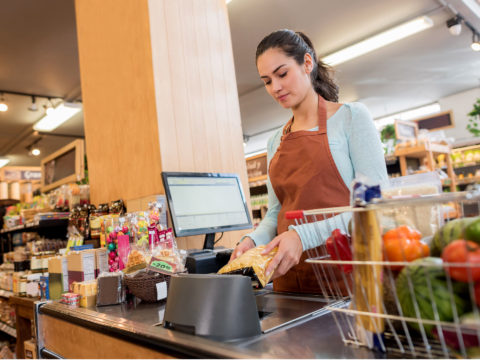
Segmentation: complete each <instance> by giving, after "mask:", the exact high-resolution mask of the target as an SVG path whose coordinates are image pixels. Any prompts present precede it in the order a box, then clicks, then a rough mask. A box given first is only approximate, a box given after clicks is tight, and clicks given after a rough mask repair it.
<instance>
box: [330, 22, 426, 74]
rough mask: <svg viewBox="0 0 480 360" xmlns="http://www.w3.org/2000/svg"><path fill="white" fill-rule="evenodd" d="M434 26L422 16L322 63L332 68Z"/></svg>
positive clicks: (348, 48)
mask: <svg viewBox="0 0 480 360" xmlns="http://www.w3.org/2000/svg"><path fill="white" fill-rule="evenodd" d="M432 26H433V21H432V19H430V18H429V17H427V16H421V17H419V18H416V19H414V20H411V21H408V22H406V23H404V24H401V25H399V26H396V27H394V28H391V29H389V30H386V31H384V32H381V33H379V34H377V35H374V36H372V37H370V38H368V39H366V40H363V41H360V42H359V43H356V44H354V45H351V46H348V47H346V48H345V49H342V50H340V51H337V52H335V53H333V54H330V55H328V56H325V57H324V58H322V61H323V62H324V63H326V64H328V65H330V66H335V65H338V64H341V63H344V62H345V61H348V60H351V59H354V58H356V57H358V56H361V55H364V54H367V53H369V52H371V51H373V50H376V49H378V48H380V47H382V46H386V45H388V44H391V43H393V42H395V41H398V40H401V39H403V38H406V37H408V36H410V35H413V34H416V33H418V32H420V31H422V30H426V29H428V28H431V27H432Z"/></svg>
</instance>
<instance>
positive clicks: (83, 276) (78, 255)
mask: <svg viewBox="0 0 480 360" xmlns="http://www.w3.org/2000/svg"><path fill="white" fill-rule="evenodd" d="M67 269H68V288H69V289H70V286H71V285H72V283H73V282H75V281H76V282H82V281H89V280H94V279H95V253H94V252H92V251H75V252H71V253H69V254H68V255H67Z"/></svg>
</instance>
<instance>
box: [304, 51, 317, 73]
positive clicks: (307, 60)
mask: <svg viewBox="0 0 480 360" xmlns="http://www.w3.org/2000/svg"><path fill="white" fill-rule="evenodd" d="M313 65H314V64H313V58H312V55H310V54H309V53H308V52H307V53H305V55H304V57H303V66H304V69H305V72H306V73H307V74H310V73H311V72H312V71H313Z"/></svg>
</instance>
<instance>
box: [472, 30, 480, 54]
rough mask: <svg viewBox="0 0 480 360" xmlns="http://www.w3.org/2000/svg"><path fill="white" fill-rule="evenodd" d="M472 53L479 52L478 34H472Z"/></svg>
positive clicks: (479, 38)
mask: <svg viewBox="0 0 480 360" xmlns="http://www.w3.org/2000/svg"><path fill="white" fill-rule="evenodd" d="M470 47H471V48H472V50H473V51H480V36H479V35H478V33H476V32H473V33H472V44H471V45H470Z"/></svg>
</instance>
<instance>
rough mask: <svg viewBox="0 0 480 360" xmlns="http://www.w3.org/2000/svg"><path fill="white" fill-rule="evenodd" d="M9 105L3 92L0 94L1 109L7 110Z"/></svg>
mask: <svg viewBox="0 0 480 360" xmlns="http://www.w3.org/2000/svg"><path fill="white" fill-rule="evenodd" d="M7 110H8V105H7V104H6V103H5V98H4V97H3V93H1V94H0V111H7Z"/></svg>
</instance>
